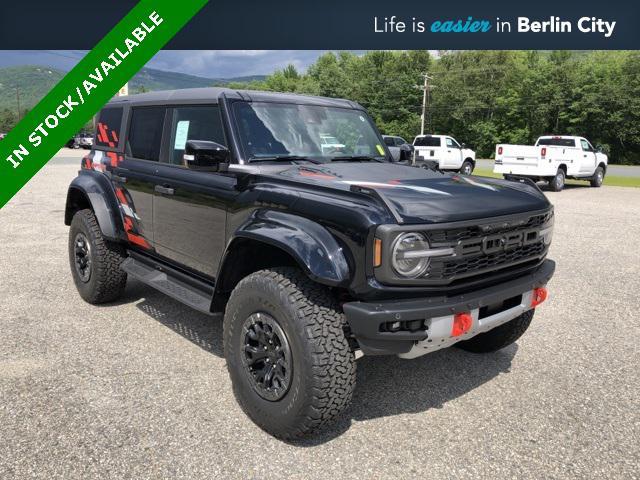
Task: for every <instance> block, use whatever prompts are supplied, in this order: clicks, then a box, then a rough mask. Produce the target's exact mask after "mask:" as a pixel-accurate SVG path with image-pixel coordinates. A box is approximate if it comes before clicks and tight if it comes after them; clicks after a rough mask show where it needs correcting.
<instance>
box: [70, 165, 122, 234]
mask: <svg viewBox="0 0 640 480" xmlns="http://www.w3.org/2000/svg"><path fill="white" fill-rule="evenodd" d="M77 193H80V194H82V195H84V196H85V197H86V199H87V200H88V201H89V204H90V205H91V209H92V210H93V213H94V215H95V216H96V220H97V221H98V225H99V226H100V230H101V231H102V234H103V235H104V236H105V237H106V238H108V239H111V240H124V239H125V238H126V235H125V231H124V227H123V224H122V217H121V214H120V208H119V207H118V203H117V200H116V196H115V193H114V191H113V188H112V187H111V184H110V183H109V180H108V179H107V178H105V177H104V175H103V174H102V173H98V172H93V171H91V172H90V171H84V170H83V171H81V172H80V174H79V175H78V176H77V177H76V178H74V179H73V181H72V182H71V185H69V190H68V192H67V202H66V206H65V224H67V225H70V224H71V219H72V217H73V198H74V195H76V194H77Z"/></svg>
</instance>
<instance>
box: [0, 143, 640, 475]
mask: <svg viewBox="0 0 640 480" xmlns="http://www.w3.org/2000/svg"><path fill="white" fill-rule="evenodd" d="M64 155H67V156H68V155H74V156H75V158H66V157H64ZM78 166H79V154H78V153H69V152H65V153H64V154H63V156H59V157H58V158H57V159H55V160H54V161H52V162H51V163H50V164H49V165H48V166H47V167H45V169H44V170H43V171H41V172H40V173H39V174H38V175H37V176H36V178H35V179H34V180H33V181H32V182H31V183H29V184H28V185H27V186H26V187H25V188H24V189H23V190H22V191H21V192H20V193H19V194H18V195H17V196H16V197H15V198H14V199H13V200H12V201H11V202H10V203H9V204H8V205H7V206H6V207H5V208H3V209H2V210H1V211H0V245H2V248H1V250H0V300H1V301H0V332H1V333H0V478H2V479H9V478H32V477H37V478H47V479H51V478H65V479H72V478H82V479H86V478H136V479H140V478H261V479H262V478H264V479H269V478H300V479H310V478H340V479H346V478H415V477H418V476H420V477H426V478H474V479H476V478H598V479H599V478H621V479H633V478H639V475H640V474H639V471H640V470H639V468H640V467H639V463H640V400H639V398H640V374H639V372H640V355H639V353H640V352H639V344H640V343H639V341H638V338H639V337H640V320H638V319H639V315H638V311H640V295H639V293H638V292H639V291H640V275H639V270H640V220H639V211H640V208H639V207H640V189H633V188H618V187H603V188H601V189H592V188H589V187H587V186H569V187H567V189H566V190H565V191H563V192H561V193H548V195H549V197H550V199H551V201H552V202H553V203H554V204H555V206H556V215H557V216H556V230H555V237H554V243H553V245H552V249H551V257H552V258H553V259H555V260H556V261H557V263H558V269H557V272H556V276H555V277H554V279H553V281H552V283H551V284H550V300H549V301H548V303H547V304H545V305H543V306H542V307H541V308H540V310H539V311H538V312H537V314H536V317H535V319H534V323H533V324H532V326H531V328H530V330H529V331H528V332H527V334H526V335H525V336H524V337H523V338H522V339H521V340H520V341H519V342H518V343H517V345H514V346H511V347H509V348H507V349H505V350H502V351H500V352H497V353H495V354H490V355H485V356H482V355H474V354H470V353H466V352H463V351H459V350H457V349H449V350H444V351H440V352H436V353H434V354H432V355H427V356H425V357H422V358H419V359H417V360H413V361H407V360H400V359H397V358H392V357H381V358H376V357H364V358H361V359H360V360H358V387H357V390H356V394H355V398H354V402H353V406H352V407H351V409H350V410H349V411H348V412H347V415H346V416H345V417H344V418H343V420H342V421H340V422H339V423H338V424H337V425H336V426H335V427H334V428H333V429H331V430H328V431H325V432H323V433H322V434H321V435H319V436H317V437H315V438H313V439H309V440H306V441H301V442H297V443H283V442H281V441H279V440H276V439H274V438H272V437H270V436H269V435H267V434H266V433H264V432H262V431H261V430H260V429H258V428H257V427H255V426H254V425H253V423H251V421H250V420H248V418H247V417H245V415H244V414H243V413H242V411H241V410H240V408H239V407H238V406H237V405H236V403H235V400H234V398H233V394H232V391H231V385H230V382H229V378H228V375H227V372H226V367H225V361H224V358H223V357H222V346H221V333H222V328H221V321H220V319H219V318H214V319H211V318H209V317H207V316H205V315H201V314H199V313H197V312H195V311H193V310H190V309H189V308H187V307H184V306H182V305H180V304H179V303H177V302H175V301H173V300H171V299H168V298H166V297H164V296H163V295H161V294H159V293H157V292H155V291H154V290H152V289H150V288H148V287H146V286H144V285H142V284H140V283H136V282H133V281H131V282H130V283H129V286H128V289H127V294H126V298H124V299H123V300H122V301H120V302H118V303H117V304H111V305H106V306H102V307H94V306H90V305H88V304H86V303H84V302H83V301H82V300H81V299H80V297H79V296H78V294H77V293H76V290H75V288H74V287H73V284H72V280H71V276H70V274H69V271H68V262H67V250H66V249H67V231H68V228H67V227H66V226H65V225H64V224H63V210H64V201H65V196H66V188H67V185H68V183H69V182H70V181H71V179H72V178H73V177H74V176H75V174H76V171H77V169H78Z"/></svg>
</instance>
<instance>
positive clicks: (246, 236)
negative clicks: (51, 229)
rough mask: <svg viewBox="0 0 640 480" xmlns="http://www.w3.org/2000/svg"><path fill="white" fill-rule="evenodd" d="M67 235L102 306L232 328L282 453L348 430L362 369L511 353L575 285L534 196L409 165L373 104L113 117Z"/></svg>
mask: <svg viewBox="0 0 640 480" xmlns="http://www.w3.org/2000/svg"><path fill="white" fill-rule="evenodd" d="M65 223H66V224H67V225H70V226H71V228H70V233H69V260H70V264H71V272H72V275H73V279H74V282H75V284H76V286H77V288H78V291H79V292H80V295H81V297H82V298H83V299H84V300H86V301H87V302H89V303H94V304H98V303H103V302H109V301H113V300H115V299H117V298H118V297H119V296H120V295H121V294H122V293H123V290H124V289H125V284H126V281H127V277H133V278H135V279H137V280H139V281H141V282H144V283H146V284H148V285H150V286H152V287H154V288H156V289H158V290H160V291H161V292H163V293H165V294H167V295H169V296H171V297H174V298H176V299H178V300H179V301H181V302H183V303H185V304H186V305H189V306H190V307H192V308H194V309H196V310H199V311H201V312H204V313H207V314H214V313H218V312H223V313H224V328H223V332H224V333H223V335H224V339H223V340H224V352H225V357H226V361H227V365H228V370H229V374H230V376H231V380H232V384H233V389H234V392H235V395H236V398H237V400H238V402H239V403H240V405H241V406H242V408H243V409H244V411H245V412H246V413H247V414H248V415H249V416H250V417H251V418H252V419H253V421H254V422H255V423H257V424H258V425H259V426H260V427H262V428H263V429H265V430H266V431H268V432H270V433H271V434H273V435H275V436H277V437H280V438H294V437H298V436H301V435H304V434H307V433H309V432H311V431H313V430H314V429H316V428H318V427H320V426H322V425H324V424H326V423H327V422H329V421H331V420H333V419H335V418H336V417H337V416H338V415H340V413H341V412H342V411H343V410H344V409H345V407H347V405H348V404H349V402H350V400H351V396H352V392H353V389H354V386H355V378H356V363H355V358H356V353H358V354H360V353H362V354H364V355H389V354H393V355H398V356H400V357H403V358H414V357H418V356H420V355H424V354H426V353H429V352H432V351H434V350H438V349H441V348H444V347H449V346H451V345H454V344H455V345H457V346H459V347H461V348H463V349H465V350H469V351H472V352H491V351H494V350H497V349H500V348H502V347H505V346H506V345H509V344H511V343H512V342H514V341H515V340H516V339H518V338H519V337H520V336H521V335H522V334H523V333H524V331H525V330H526V329H527V327H528V326H529V324H530V323H531V320H532V318H533V313H534V309H535V307H536V306H537V305H538V304H540V303H541V302H542V301H544V300H545V298H546V295H547V291H546V288H545V285H546V284H547V282H548V281H549V279H550V278H551V276H552V275H553V272H554V268H555V265H554V263H553V262H552V261H551V260H547V259H546V255H547V252H548V249H549V244H550V243H551V236H552V230H553V208H552V206H551V205H550V203H549V202H548V201H547V199H546V198H545V196H544V195H543V194H542V193H541V192H540V190H539V189H538V188H537V187H536V186H535V185H534V184H532V183H526V182H516V181H505V180H497V179H490V178H481V177H471V176H465V175H457V174H456V175H454V174H447V173H443V172H439V171H434V170H429V169H424V168H417V167H413V166H407V165H401V164H398V163H393V162H392V158H391V155H390V153H389V151H388V149H387V148H386V146H385V142H384V141H383V139H382V137H381V136H380V134H379V132H378V131H377V129H376V127H375V125H374V124H373V122H372V120H371V118H370V117H369V116H368V115H367V113H366V111H365V110H364V109H363V108H362V107H361V106H359V105H358V104H356V103H354V102H351V101H348V100H338V99H332V98H320V97H310V96H302V95H291V94H277V93H267V92H254V91H236V90H230V89H222V88H207V89H194V90H178V91H170V92H156V93H146V94H141V95H134V96H129V97H120V98H116V99H114V100H112V101H111V102H110V103H109V104H107V105H106V106H105V107H104V109H103V110H102V111H101V112H100V114H99V115H98V117H97V124H96V136H95V140H94V145H93V149H92V150H91V152H90V153H89V154H88V155H87V156H86V157H84V158H83V160H82V168H81V170H80V172H79V174H78V176H77V177H76V178H75V179H74V180H73V182H72V183H71V185H70V187H69V192H68V197H67V205H66V211H65Z"/></svg>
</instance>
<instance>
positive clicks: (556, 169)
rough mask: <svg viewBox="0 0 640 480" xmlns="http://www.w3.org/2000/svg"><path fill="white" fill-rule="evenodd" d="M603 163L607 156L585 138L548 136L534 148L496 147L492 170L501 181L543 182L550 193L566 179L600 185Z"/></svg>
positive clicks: (604, 166)
mask: <svg viewBox="0 0 640 480" xmlns="http://www.w3.org/2000/svg"><path fill="white" fill-rule="evenodd" d="M607 163H608V159H607V156H606V155H605V154H604V153H602V152H601V151H600V150H599V149H595V148H593V146H592V145H591V143H589V141H588V140H587V139H586V138H583V137H572V136H567V135H553V136H551V135H549V136H542V137H540V138H538V140H537V141H536V144H535V145H534V146H527V145H496V161H495V164H494V167H493V171H494V173H501V174H502V175H504V177H505V178H514V179H517V178H530V179H532V180H534V181H539V180H546V181H548V182H549V187H550V188H551V190H553V191H554V192H559V191H560V190H562V189H563V187H564V183H565V180H566V179H567V178H573V179H577V180H587V181H589V182H591V186H592V187H599V186H601V185H602V181H603V180H604V176H605V174H606V173H607Z"/></svg>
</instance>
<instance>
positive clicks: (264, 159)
mask: <svg viewBox="0 0 640 480" xmlns="http://www.w3.org/2000/svg"><path fill="white" fill-rule="evenodd" d="M282 161H287V162H296V161H298V162H310V163H315V164H316V165H317V164H320V163H322V162H320V161H318V160H314V159H312V158H309V157H304V156H302V155H274V156H272V157H257V158H256V157H254V158H250V159H249V163H254V162H282Z"/></svg>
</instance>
